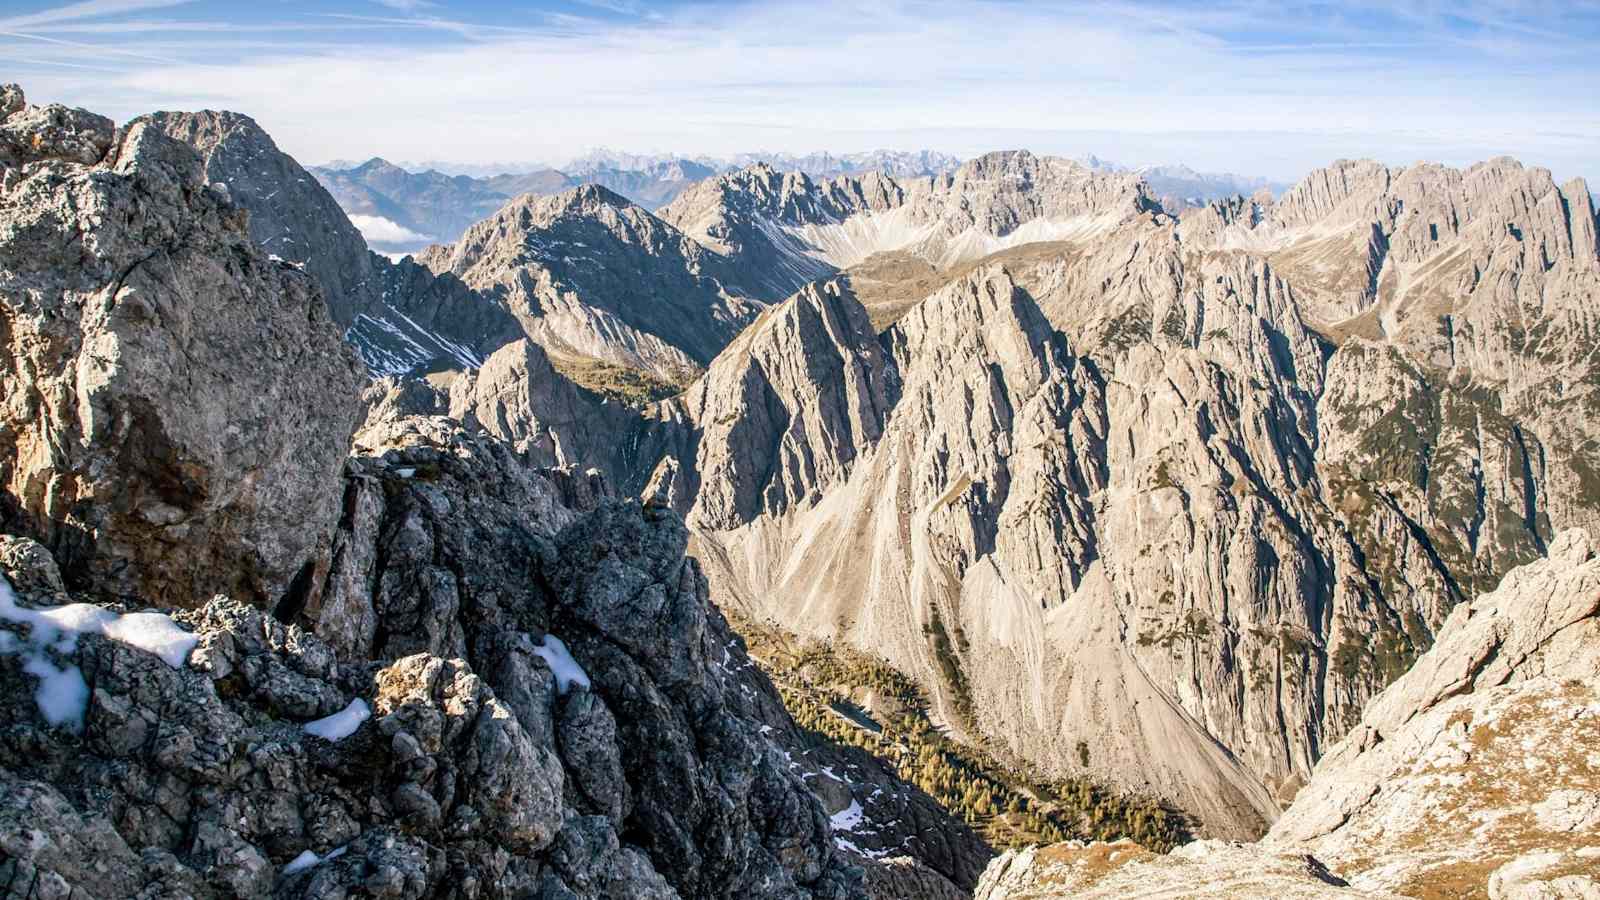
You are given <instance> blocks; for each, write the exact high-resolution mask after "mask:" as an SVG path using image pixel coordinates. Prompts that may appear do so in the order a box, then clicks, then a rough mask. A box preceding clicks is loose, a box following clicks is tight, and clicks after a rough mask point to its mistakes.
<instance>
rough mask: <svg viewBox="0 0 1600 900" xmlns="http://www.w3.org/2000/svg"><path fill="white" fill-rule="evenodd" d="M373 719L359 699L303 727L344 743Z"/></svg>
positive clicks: (329, 739)
mask: <svg viewBox="0 0 1600 900" xmlns="http://www.w3.org/2000/svg"><path fill="white" fill-rule="evenodd" d="M371 717H372V707H370V706H368V705H367V701H365V700H362V699H361V698H360V697H357V698H356V699H354V700H351V701H350V705H349V706H346V707H345V708H344V709H341V710H339V711H338V712H336V713H334V714H333V715H331V716H327V717H326V718H322V719H318V720H316V721H315V722H307V723H306V724H305V725H304V726H303V727H304V729H305V732H306V734H309V735H313V736H315V737H319V738H322V739H323V740H327V741H342V740H344V739H345V738H347V737H349V736H350V735H352V734H355V733H356V729H357V728H360V727H361V723H362V722H365V721H366V720H367V719H369V718H371ZM291 865H292V864H291Z"/></svg>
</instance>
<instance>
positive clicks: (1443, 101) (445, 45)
mask: <svg viewBox="0 0 1600 900" xmlns="http://www.w3.org/2000/svg"><path fill="white" fill-rule="evenodd" d="M1597 60H1600V2H1582V0H1580V2H1564V3H1553V2H1552V3H1538V2H1527V3H1524V2H1512V0H1465V2H1454V3H1445V2H1423V3H1414V4H1390V3H1378V2H1365V0H1357V2H1323V3H1293V2H1291V3H1287V4H1285V3H1271V2H1261V0H1216V2H1206V3H1187V2H1164V0H1118V2H1104V3H1100V2H1096V3H1057V4H1045V3H1037V2H1034V3H1022V2H1012V0H988V2H951V0H919V2H898V0H885V2H877V3H859V2H849V0H813V2H791V0H754V2H719V3H707V2H681V3H666V4H661V3H642V2H635V0H564V2H563V0H551V2H540V3H524V4H504V3H484V2H458V0H432V2H424V0H342V2H327V3H309V2H295V0H256V2H252V3H224V2H214V0H187V2H185V0H86V2H76V3H66V4H63V3H60V2H55V3H49V2H45V3H39V2H17V0H0V78H3V79H5V80H15V81H18V82H21V83H22V85H23V87H24V88H25V89H26V90H27V92H28V94H29V96H30V98H32V99H35V100H46V101H60V102H65V103H70V104H73V105H79V106H85V107H88V108H90V109H93V110H96V111H98V112H103V113H106V114H108V115H112V116H114V117H115V118H117V119H119V120H121V119H126V118H128V117H130V116H133V115H136V114H138V113H141V112H146V111H149V110H153V109H182V108H198V107H211V108H228V109H236V110H239V111H242V112H247V113H249V114H251V115H253V116H255V117H256V119H257V120H259V121H260V122H261V123H262V124H263V125H264V126H265V127H266V128H267V129H268V131H270V132H271V133H272V134H273V136H274V137H275V138H276V139H277V141H278V143H279V144H280V145H281V146H282V147H283V148H284V149H286V150H288V151H289V152H291V153H293V154H294V155H295V156H296V157H298V158H299V159H301V160H302V161H303V162H322V161H325V160H328V159H332V158H351V159H364V158H366V157H369V156H372V155H382V156H386V157H388V158H390V159H395V160H429V159H431V160H453V161H460V162H470V163H488V162H496V161H515V162H525V161H545V162H552V163H559V162H561V161H563V160H565V159H568V158H570V157H572V156H574V155H576V154H578V153H581V152H582V151H584V150H586V149H588V148H591V147H596V146H610V147H616V148H622V149H628V150H634V151H651V152H657V151H671V152H679V153H684V154H698V153H708V154H722V153H731V152H736V151H746V150H788V151H795V152H804V151H809V150H818V149H828V150H834V151H851V150H865V149H872V148H878V147H893V148H901V149H913V148H921V147H931V148H933V149H939V150H945V151H947V152H952V153H957V154H961V155H970V154H975V153H979V152H982V151H984V150H989V149H1000V148H1008V147H1022V146H1025V147H1029V148H1031V149H1033V150H1035V151H1038V152H1046V153H1061V154H1067V155H1081V154H1087V153H1094V154H1097V155H1099V156H1102V157H1105V158H1108V159H1112V160H1116V161H1119V162H1124V163H1129V164H1140V163H1163V162H1165V163H1172V162H1183V163H1188V164H1190V165H1193V166H1195V167H1197V168H1203V169H1209V170H1232V171H1238V172H1245V173H1251V174H1260V175H1267V176H1270V177H1275V178H1282V179H1292V178H1296V177H1298V176H1299V175H1301V174H1303V173H1304V172H1305V171H1306V170H1308V169H1310V168H1313V167H1316V166H1319V165H1323V164H1326V163H1327V162H1329V161H1331V160H1333V159H1336V158H1339V157H1360V156H1370V157H1374V158H1378V159H1381V160H1384V161H1386V162H1390V163H1395V164H1404V163H1409V162H1413V161H1416V160H1419V159H1427V160H1437V161H1441V162H1446V163H1452V164H1464V163H1468V162H1472V161H1475V160H1478V159H1482V158H1486V157H1488V156H1492V155H1497V154H1501V153H1509V154H1512V155H1515V156H1518V157H1519V158H1521V159H1523V161H1524V162H1528V163H1530V164H1537V165H1544V166H1548V167H1549V168H1551V169H1552V170H1553V171H1554V172H1555V173H1556V175H1557V176H1558V177H1561V178H1565V177H1569V176H1572V175H1586V176H1600V92H1597V90H1596V88H1595V83H1600V65H1597ZM1591 180H1600V178H1595V177H1591Z"/></svg>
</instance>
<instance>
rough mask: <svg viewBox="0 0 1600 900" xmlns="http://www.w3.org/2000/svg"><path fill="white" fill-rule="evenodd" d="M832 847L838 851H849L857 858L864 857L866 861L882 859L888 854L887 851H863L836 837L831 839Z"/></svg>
mask: <svg viewBox="0 0 1600 900" xmlns="http://www.w3.org/2000/svg"><path fill="white" fill-rule="evenodd" d="M833 845H834V846H835V847H838V848H839V849H840V850H849V851H850V852H851V853H854V854H856V855H857V856H865V857H866V858H867V859H883V858H884V857H885V856H888V855H889V853H890V851H888V850H863V849H861V848H860V847H857V846H856V845H855V844H853V843H851V842H850V841H847V840H845V839H844V838H837V837H836V838H834V839H833Z"/></svg>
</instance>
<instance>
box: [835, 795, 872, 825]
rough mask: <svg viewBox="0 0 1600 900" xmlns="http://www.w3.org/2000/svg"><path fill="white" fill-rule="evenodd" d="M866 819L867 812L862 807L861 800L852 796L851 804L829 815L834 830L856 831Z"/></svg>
mask: <svg viewBox="0 0 1600 900" xmlns="http://www.w3.org/2000/svg"><path fill="white" fill-rule="evenodd" d="M865 819H866V813H865V812H864V811H863V810H862V809H861V802H860V801H859V800H856V799H854V798H851V800H850V805H849V806H848V807H846V808H844V809H841V810H839V811H838V812H836V813H834V814H833V815H832V816H831V817H829V819H828V824H829V825H830V826H831V827H832V828H833V830H834V831H855V830H856V827H857V826H859V825H860V824H861V823H862V821H864V820H865Z"/></svg>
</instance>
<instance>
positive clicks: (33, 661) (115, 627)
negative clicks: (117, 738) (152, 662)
mask: <svg viewBox="0 0 1600 900" xmlns="http://www.w3.org/2000/svg"><path fill="white" fill-rule="evenodd" d="M0 622H8V623H11V624H13V625H24V626H27V634H26V636H24V635H21V634H17V633H15V632H12V631H0V636H3V637H0V653H3V654H5V655H8V656H12V655H20V656H22V671H23V672H25V673H27V674H29V675H32V676H33V677H35V678H37V679H38V680H39V685H38V687H37V688H36V689H35V691H34V700H35V702H37V703H38V704H39V712H40V714H41V715H43V716H44V719H45V721H46V722H49V723H50V724H51V725H57V726H65V727H67V728H69V729H71V730H73V731H78V730H81V729H82V728H83V714H84V710H85V709H86V708H87V706H88V703H89V686H88V685H87V684H86V683H85V682H84V680H83V673H82V672H80V671H78V667H77V666H75V665H72V664H71V663H70V662H66V661H64V660H63V659H61V658H62V657H66V656H68V655H70V654H71V653H72V652H73V651H75V650H77V648H78V638H79V637H80V636H82V635H85V634H98V635H102V636H104V637H108V638H110V639H112V640H114V641H118V642H121V643H124V644H127V645H128V646H130V647H136V648H138V649H140V650H143V651H144V652H146V653H150V654H152V655H154V656H157V657H159V658H160V659H161V661H162V662H164V663H166V664H167V665H169V666H171V667H172V668H174V669H178V668H182V667H183V664H184V662H185V661H186V660H187V659H188V658H189V651H190V650H193V649H194V645H195V644H196V643H197V642H198V641H199V640H200V639H199V637H198V636H196V635H194V634H191V633H190V632H188V631H185V630H183V629H182V628H180V627H178V624H177V623H176V622H174V621H172V619H171V618H170V617H168V616H166V615H164V614H162V613H154V612H142V613H128V614H126V615H124V614H120V613H117V612H114V611H112V610H109V609H105V608H103V607H99V606H95V605H93V604H89V603H72V604H68V605H66V606H55V607H46V608H44V609H28V608H26V607H23V606H21V605H19V604H18V603H17V595H16V593H15V592H13V591H12V589H11V584H10V582H8V581H6V580H5V579H4V578H0ZM52 654H53V656H54V657H55V658H52Z"/></svg>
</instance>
